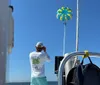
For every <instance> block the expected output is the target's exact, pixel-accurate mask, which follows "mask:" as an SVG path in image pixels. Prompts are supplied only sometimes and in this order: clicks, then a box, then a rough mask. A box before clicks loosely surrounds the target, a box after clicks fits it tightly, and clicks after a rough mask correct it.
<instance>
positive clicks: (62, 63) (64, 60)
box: [58, 52, 100, 85]
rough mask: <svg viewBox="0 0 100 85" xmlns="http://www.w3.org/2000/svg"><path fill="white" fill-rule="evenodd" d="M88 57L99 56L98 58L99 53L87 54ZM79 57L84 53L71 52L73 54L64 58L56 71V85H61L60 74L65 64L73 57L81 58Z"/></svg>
mask: <svg viewBox="0 0 100 85" xmlns="http://www.w3.org/2000/svg"><path fill="white" fill-rule="evenodd" d="M88 53H89V56H90V57H92V56H93V57H94V56H99V57H100V53H96V52H88ZM81 55H85V52H73V53H69V54H68V55H67V56H65V57H64V58H63V59H62V61H61V63H60V66H59V70H58V85H62V72H63V71H64V66H65V64H66V62H67V61H68V60H69V59H70V58H71V57H75V56H81Z"/></svg>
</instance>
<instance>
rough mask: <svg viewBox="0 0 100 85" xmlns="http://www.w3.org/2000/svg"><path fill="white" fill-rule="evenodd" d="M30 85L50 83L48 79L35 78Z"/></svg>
mask: <svg viewBox="0 0 100 85" xmlns="http://www.w3.org/2000/svg"><path fill="white" fill-rule="evenodd" d="M30 85H48V83H47V79H46V77H37V78H34V77H33V78H32V79H31V84H30Z"/></svg>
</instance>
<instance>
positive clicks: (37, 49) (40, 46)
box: [35, 42, 43, 52]
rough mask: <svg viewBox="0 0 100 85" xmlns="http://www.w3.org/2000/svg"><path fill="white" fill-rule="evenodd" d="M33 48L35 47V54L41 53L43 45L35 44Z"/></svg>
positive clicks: (40, 43)
mask: <svg viewBox="0 0 100 85" xmlns="http://www.w3.org/2000/svg"><path fill="white" fill-rule="evenodd" d="M35 47H36V51H37V52H41V51H42V49H43V43H42V42H37V44H36V46H35Z"/></svg>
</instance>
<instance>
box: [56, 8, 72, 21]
mask: <svg viewBox="0 0 100 85" xmlns="http://www.w3.org/2000/svg"><path fill="white" fill-rule="evenodd" d="M56 17H57V19H59V20H61V21H67V20H70V19H71V18H72V10H71V9H70V8H68V7H61V8H60V9H58V10H57V15H56Z"/></svg>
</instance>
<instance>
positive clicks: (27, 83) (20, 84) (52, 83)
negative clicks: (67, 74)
mask: <svg viewBox="0 0 100 85" xmlns="http://www.w3.org/2000/svg"><path fill="white" fill-rule="evenodd" d="M6 85H30V83H29V82H23V83H19V82H18V83H7V84H6ZM48 85H58V83H57V82H56V81H52V82H48Z"/></svg>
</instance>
